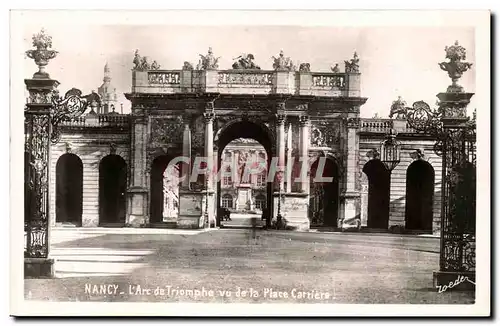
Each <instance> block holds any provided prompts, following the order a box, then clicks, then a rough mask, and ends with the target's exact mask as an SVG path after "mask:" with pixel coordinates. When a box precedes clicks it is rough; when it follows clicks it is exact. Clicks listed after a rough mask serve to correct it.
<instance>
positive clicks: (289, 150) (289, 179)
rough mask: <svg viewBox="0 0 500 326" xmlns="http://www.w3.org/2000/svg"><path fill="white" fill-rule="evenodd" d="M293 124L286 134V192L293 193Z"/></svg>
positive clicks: (290, 124)
mask: <svg viewBox="0 0 500 326" xmlns="http://www.w3.org/2000/svg"><path fill="white" fill-rule="evenodd" d="M292 150H293V148H292V123H291V122H290V123H289V124H288V128H287V132H286V188H285V192H286V193H288V192H291V191H292V170H293V162H292Z"/></svg>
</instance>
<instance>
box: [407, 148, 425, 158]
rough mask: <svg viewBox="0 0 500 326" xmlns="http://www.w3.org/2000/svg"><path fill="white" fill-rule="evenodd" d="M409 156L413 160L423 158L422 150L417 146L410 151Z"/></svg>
mask: <svg viewBox="0 0 500 326" xmlns="http://www.w3.org/2000/svg"><path fill="white" fill-rule="evenodd" d="M410 157H411V158H412V159H413V160H425V153H424V150H423V149H421V148H419V149H416V150H414V151H413V152H411V153H410Z"/></svg>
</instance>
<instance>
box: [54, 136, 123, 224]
mask: <svg viewBox="0 0 500 326" xmlns="http://www.w3.org/2000/svg"><path fill="white" fill-rule="evenodd" d="M129 152H130V141H129V134H128V132H127V131H125V132H121V133H106V132H99V131H98V130H96V131H95V132H94V133H92V134H88V133H86V134H82V133H79V132H71V133H63V134H62V137H61V140H60V141H59V142H58V143H57V144H55V145H52V146H51V148H50V172H49V173H50V182H49V191H50V223H51V225H55V224H56V196H55V192H56V189H55V188H56V164H57V161H58V159H59V158H60V157H61V156H62V155H64V154H66V153H72V154H75V155H77V156H78V157H79V158H80V160H81V161H82V163H83V196H82V197H83V205H82V206H83V212H82V226H83V227H96V226H98V225H99V163H100V162H101V159H102V158H104V157H105V156H107V155H109V154H110V153H115V154H116V155H119V156H121V157H122V158H123V159H124V160H125V162H126V163H127V170H129V167H130V159H129ZM127 174H129V172H128V173H127Z"/></svg>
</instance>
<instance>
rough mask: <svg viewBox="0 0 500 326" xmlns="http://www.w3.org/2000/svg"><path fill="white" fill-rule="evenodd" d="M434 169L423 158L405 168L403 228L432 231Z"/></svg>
mask: <svg viewBox="0 0 500 326" xmlns="http://www.w3.org/2000/svg"><path fill="white" fill-rule="evenodd" d="M433 197H434V169H433V168H432V166H431V165H430V164H429V163H428V162H426V161H423V160H417V161H415V162H413V163H412V164H410V166H409V167H408V169H407V170H406V208H405V229H407V230H418V231H432V218H433V209H432V206H433Z"/></svg>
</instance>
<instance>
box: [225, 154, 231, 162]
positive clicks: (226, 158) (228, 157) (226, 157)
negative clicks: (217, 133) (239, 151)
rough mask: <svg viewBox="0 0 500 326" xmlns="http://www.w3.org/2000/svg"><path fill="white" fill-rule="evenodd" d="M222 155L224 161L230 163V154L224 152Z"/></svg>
mask: <svg viewBox="0 0 500 326" xmlns="http://www.w3.org/2000/svg"><path fill="white" fill-rule="evenodd" d="M224 154H225V155H224V161H226V162H231V158H232V155H231V152H226V153H224Z"/></svg>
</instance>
